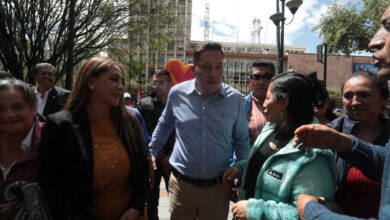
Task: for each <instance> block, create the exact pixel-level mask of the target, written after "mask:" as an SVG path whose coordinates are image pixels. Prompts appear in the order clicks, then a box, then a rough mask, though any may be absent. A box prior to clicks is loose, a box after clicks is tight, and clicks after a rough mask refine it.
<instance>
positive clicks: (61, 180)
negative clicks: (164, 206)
mask: <svg viewBox="0 0 390 220" xmlns="http://www.w3.org/2000/svg"><path fill="white" fill-rule="evenodd" d="M137 126H138V125H137ZM135 130H136V131H139V132H141V131H140V129H139V127H137V129H135ZM140 137H141V138H142V135H140ZM136 143H139V142H138V141H136ZM139 147H143V146H139ZM139 157H140V158H141V163H142V164H141V166H140V167H141V169H142V170H140V171H139V176H138V178H137V179H136V180H134V181H133V183H134V184H133V187H134V190H133V195H132V198H131V199H130V204H129V208H135V209H137V210H139V211H140V212H142V211H143V209H144V206H145V200H146V194H147V192H148V188H149V182H148V160H147V155H146V152H145V151H139ZM38 161H39V183H40V186H41V188H42V192H43V195H44V197H45V199H46V201H47V204H48V207H49V209H50V211H51V212H52V215H53V217H54V219H80V220H81V219H93V217H92V216H91V214H90V213H89V210H88V209H89V208H90V207H91V206H92V190H93V152H92V136H91V129H90V125H89V120H88V116H87V114H86V112H85V111H84V110H76V111H72V112H71V111H68V110H63V111H60V112H58V113H55V114H52V115H49V116H48V121H47V124H46V127H45V129H44V131H43V134H42V139H41V145H40V148H39V155H38ZM129 181H130V180H129Z"/></svg>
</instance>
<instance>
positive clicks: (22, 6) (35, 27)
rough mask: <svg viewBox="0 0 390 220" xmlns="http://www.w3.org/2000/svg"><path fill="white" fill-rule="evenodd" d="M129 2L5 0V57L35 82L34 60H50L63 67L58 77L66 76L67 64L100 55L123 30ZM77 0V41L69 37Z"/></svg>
mask: <svg viewBox="0 0 390 220" xmlns="http://www.w3.org/2000/svg"><path fill="white" fill-rule="evenodd" d="M129 2H131V0H129ZM129 2H127V1H126V2H120V1H117V0H1V1H0V39H1V41H2V42H3V43H0V61H1V62H2V64H3V65H4V68H5V69H6V70H9V71H10V72H12V73H13V74H14V75H15V77H16V78H19V79H23V77H24V76H26V77H27V78H28V80H29V81H30V82H32V79H33V76H32V69H33V67H34V65H35V64H36V63H38V62H42V61H46V62H50V63H52V64H53V65H55V66H56V67H57V70H58V72H57V79H61V77H62V76H63V75H64V74H65V69H66V68H65V67H66V66H70V67H71V68H72V67H74V66H76V65H77V64H79V63H80V62H81V61H82V60H83V59H86V58H89V57H91V56H94V55H97V54H98V53H99V52H100V51H102V50H103V49H104V48H106V47H107V45H108V43H109V42H111V41H112V40H113V39H114V38H116V37H117V36H118V35H119V34H120V33H121V30H122V29H123V28H124V27H125V24H126V23H125V22H124V21H126V20H127V19H126V17H127V13H126V12H127V11H128V6H129V5H130V3H129ZM72 3H75V4H74V5H75V7H74V8H73V9H74V19H75V24H74V31H75V32H74V42H71V41H70V40H69V39H70V37H69V36H70V34H69V30H70V27H71V25H70V24H71V23H70V22H69V21H70V19H69V18H70V11H71V10H70V6H71V5H72ZM4 42H7V43H4ZM69 47H72V48H73V53H72V57H73V62H72V63H69V62H68V54H67V53H68V48H69ZM25 73H27V74H25Z"/></svg>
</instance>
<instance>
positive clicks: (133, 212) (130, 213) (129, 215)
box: [119, 208, 140, 220]
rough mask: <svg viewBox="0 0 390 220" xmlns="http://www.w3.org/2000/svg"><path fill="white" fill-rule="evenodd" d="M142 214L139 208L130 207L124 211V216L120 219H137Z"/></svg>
mask: <svg viewBox="0 0 390 220" xmlns="http://www.w3.org/2000/svg"><path fill="white" fill-rule="evenodd" d="M139 215H140V212H139V211H138V210H137V209H133V208H130V209H128V210H126V212H125V213H123V215H122V217H121V218H120V219H119V220H136V219H137V218H138V217H139Z"/></svg>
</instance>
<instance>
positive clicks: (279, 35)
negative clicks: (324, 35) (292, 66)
mask: <svg viewBox="0 0 390 220" xmlns="http://www.w3.org/2000/svg"><path fill="white" fill-rule="evenodd" d="M285 2H286V0H276V13H275V14H273V15H271V16H270V17H269V18H270V19H271V20H272V21H273V22H274V24H275V25H276V42H277V48H278V73H282V72H283V64H284V24H285V22H284V21H285V20H286V18H285V17H284V8H285V6H287V8H288V9H289V10H290V12H291V14H292V15H293V19H294V15H295V12H297V10H298V8H299V6H301V5H302V3H303V2H302V0H290V1H288V2H287V3H286V4H285ZM280 3H281V6H282V7H281V12H280V10H279V8H280ZM291 22H292V20H291ZM291 22H289V23H288V24H290V23H291Z"/></svg>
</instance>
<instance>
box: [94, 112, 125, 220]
mask: <svg viewBox="0 0 390 220" xmlns="http://www.w3.org/2000/svg"><path fill="white" fill-rule="evenodd" d="M90 125H91V132H92V146H93V195H92V202H93V207H92V210H91V212H92V213H93V215H94V216H95V217H96V219H101V220H103V219H104V220H109V219H115V220H117V219H119V218H120V217H121V216H122V214H123V213H124V212H125V211H126V210H127V209H128V205H129V201H130V198H131V195H132V188H131V187H130V184H129V175H130V171H131V168H130V159H129V156H128V154H127V152H126V150H125V148H124V146H123V143H122V141H121V139H120V137H119V136H118V134H117V131H116V129H115V126H114V123H113V121H112V119H111V118H103V119H99V120H91V122H90Z"/></svg>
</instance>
